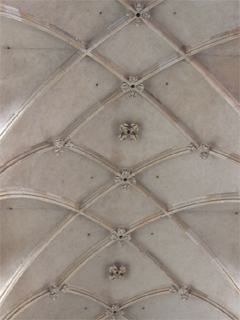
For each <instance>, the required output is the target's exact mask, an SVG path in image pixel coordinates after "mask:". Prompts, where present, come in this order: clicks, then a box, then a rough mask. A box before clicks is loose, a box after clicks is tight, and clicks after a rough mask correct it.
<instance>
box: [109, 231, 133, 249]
mask: <svg viewBox="0 0 240 320" xmlns="http://www.w3.org/2000/svg"><path fill="white" fill-rule="evenodd" d="M111 240H114V241H117V244H118V245H119V246H120V247H121V246H123V245H124V241H126V242H128V241H130V240H131V234H129V233H127V232H126V230H125V229H123V228H118V229H117V231H116V232H113V233H112V235H111Z"/></svg>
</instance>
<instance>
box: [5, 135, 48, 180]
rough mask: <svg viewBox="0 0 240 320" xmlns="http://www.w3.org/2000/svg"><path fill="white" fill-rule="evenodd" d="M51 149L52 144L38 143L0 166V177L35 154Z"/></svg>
mask: <svg viewBox="0 0 240 320" xmlns="http://www.w3.org/2000/svg"><path fill="white" fill-rule="evenodd" d="M52 149H53V144H52V143H51V142H47V141H46V142H42V143H39V144H37V145H35V146H33V147H31V148H29V149H28V150H26V151H25V152H23V153H20V154H19V155H17V156H15V157H14V158H12V159H10V160H8V161H6V162H4V163H3V164H2V165H1V166H0V177H1V176H2V175H3V174H4V173H6V172H7V171H8V170H10V169H13V168H14V167H16V166H17V165H19V164H20V163H22V162H23V161H25V160H27V159H29V158H30V157H32V156H34V155H35V154H41V153H45V152H48V151H49V150H52Z"/></svg>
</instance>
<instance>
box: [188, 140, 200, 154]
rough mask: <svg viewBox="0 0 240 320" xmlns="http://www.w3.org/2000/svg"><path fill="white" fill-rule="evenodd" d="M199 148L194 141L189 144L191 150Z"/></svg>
mask: <svg viewBox="0 0 240 320" xmlns="http://www.w3.org/2000/svg"><path fill="white" fill-rule="evenodd" d="M197 149H198V147H197V146H195V144H193V143H192V142H191V143H190V144H189V145H188V150H189V151H190V152H195V151H197Z"/></svg>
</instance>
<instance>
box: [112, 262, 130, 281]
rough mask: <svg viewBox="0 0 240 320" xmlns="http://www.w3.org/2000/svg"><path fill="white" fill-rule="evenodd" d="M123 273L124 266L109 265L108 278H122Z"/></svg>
mask: <svg viewBox="0 0 240 320" xmlns="http://www.w3.org/2000/svg"><path fill="white" fill-rule="evenodd" d="M125 273H126V267H125V266H123V265H122V266H117V265H115V264H114V265H112V266H110V267H109V271H108V277H109V279H110V280H115V279H120V280H123V279H125Z"/></svg>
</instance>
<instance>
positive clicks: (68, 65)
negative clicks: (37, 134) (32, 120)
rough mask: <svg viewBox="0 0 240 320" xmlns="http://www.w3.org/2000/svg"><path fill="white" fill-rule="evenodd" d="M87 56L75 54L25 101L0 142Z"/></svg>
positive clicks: (5, 128)
mask: <svg viewBox="0 0 240 320" xmlns="http://www.w3.org/2000/svg"><path fill="white" fill-rule="evenodd" d="M84 57H85V55H81V56H80V55H79V53H75V54H73V55H72V56H71V57H70V58H69V59H68V60H67V61H66V62H64V63H63V64H62V65H61V66H60V67H59V68H57V69H56V70H55V71H54V72H53V73H52V74H50V76H49V77H48V78H47V79H46V80H45V81H44V82H43V83H42V84H41V85H40V86H39V87H38V88H37V89H36V90H35V91H34V92H33V93H32V94H31V95H30V97H29V98H27V100H26V101H24V102H23V103H22V104H21V106H20V108H19V110H18V111H17V112H16V113H15V115H14V116H13V117H12V118H10V120H9V121H8V122H7V123H6V125H5V127H4V129H3V130H2V132H1V133H0V142H3V140H4V139H5V138H6V136H7V135H8V133H9V132H10V131H11V130H12V129H13V128H14V126H15V125H16V124H17V122H18V121H19V120H20V118H21V117H22V116H23V115H24V113H25V112H26V111H27V110H28V109H29V108H30V107H31V106H32V105H33V103H34V102H35V101H37V100H38V99H39V98H40V97H41V96H42V95H44V94H45V93H46V92H47V91H48V90H49V89H50V88H51V87H52V86H53V85H54V84H55V83H56V82H57V81H59V80H60V79H61V78H62V77H63V76H64V74H65V73H66V72H67V71H68V70H70V69H71V68H72V67H73V66H74V65H75V64H76V63H78V62H79V61H80V60H82V58H84Z"/></svg>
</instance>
